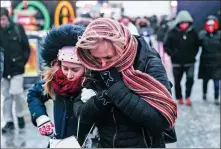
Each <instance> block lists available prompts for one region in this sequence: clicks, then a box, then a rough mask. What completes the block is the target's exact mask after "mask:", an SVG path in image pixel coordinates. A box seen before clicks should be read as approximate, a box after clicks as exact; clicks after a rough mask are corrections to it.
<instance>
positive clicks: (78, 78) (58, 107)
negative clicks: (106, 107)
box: [27, 24, 90, 145]
mask: <svg viewBox="0 0 221 149" xmlns="http://www.w3.org/2000/svg"><path fill="white" fill-rule="evenodd" d="M83 31H84V30H83V27H81V26H78V25H72V24H71V25H70V24H66V25H62V26H60V27H58V28H53V29H52V30H51V31H50V32H49V33H48V34H47V36H46V37H45V39H44V41H43V45H42V51H41V55H42V59H43V61H44V62H45V63H46V66H47V67H48V69H47V70H46V71H45V72H44V74H43V80H40V81H39V82H37V83H36V84H35V85H34V86H33V87H31V88H30V89H29V90H28V94H27V102H28V107H29V111H30V113H31V120H32V122H33V124H34V125H35V126H37V127H38V131H39V133H40V134H41V135H43V136H53V137H55V139H58V140H59V139H64V138H67V137H70V136H73V135H74V136H76V135H77V125H78V118H75V117H74V114H73V103H74V100H75V98H76V97H78V96H79V94H80V93H81V89H82V82H83V76H84V74H85V70H86V69H85V67H84V66H83V65H82V64H81V62H80V61H79V60H78V58H77V55H76V47H75V44H76V42H77V40H78V37H79V36H81V35H82V33H83ZM49 99H53V103H54V104H53V105H54V106H53V112H54V114H53V115H54V124H55V125H54V124H53V123H52V121H51V119H50V118H49V117H48V114H47V112H46V106H45V105H44V103H45V102H46V101H48V100H49ZM47 127H48V129H45V128H47ZM54 127H55V130H54ZM89 129H90V128H89V126H87V125H83V124H81V125H80V130H79V137H78V141H79V143H80V144H81V145H82V143H83V142H84V139H85V136H86V134H87V133H88V132H89Z"/></svg>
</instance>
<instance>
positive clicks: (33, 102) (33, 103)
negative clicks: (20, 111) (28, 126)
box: [27, 80, 50, 126]
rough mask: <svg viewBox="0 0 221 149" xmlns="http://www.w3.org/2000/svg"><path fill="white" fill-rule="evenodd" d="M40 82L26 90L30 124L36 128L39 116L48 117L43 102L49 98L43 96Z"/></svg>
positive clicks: (41, 82)
mask: <svg viewBox="0 0 221 149" xmlns="http://www.w3.org/2000/svg"><path fill="white" fill-rule="evenodd" d="M43 84H44V82H43V81H42V80H40V81H38V82H37V83H36V84H34V86H33V87H31V88H30V89H29V90H28V94H27V102H28V108H29V111H30V114H31V120H32V123H33V124H34V125H35V126H37V123H36V119H37V118H38V117H39V116H41V115H48V114H47V111H46V107H45V104H44V103H45V102H46V101H48V99H50V97H49V96H47V95H44V88H43V87H42V85H43Z"/></svg>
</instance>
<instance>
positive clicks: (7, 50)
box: [0, 8, 30, 133]
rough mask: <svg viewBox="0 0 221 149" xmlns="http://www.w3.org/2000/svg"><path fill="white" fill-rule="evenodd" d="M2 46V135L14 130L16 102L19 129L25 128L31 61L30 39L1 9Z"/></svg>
mask: <svg viewBox="0 0 221 149" xmlns="http://www.w3.org/2000/svg"><path fill="white" fill-rule="evenodd" d="M0 11H1V14H0V15H1V16H0V17H1V30H0V45H1V47H2V48H3V49H4V71H3V80H2V82H1V89H2V94H3V100H4V101H3V102H2V103H3V117H4V121H5V122H6V125H5V126H4V127H3V128H2V133H6V132H9V131H11V130H14V128H15V127H14V122H13V115H12V109H13V108H12V105H13V102H14V101H15V111H16V112H15V114H16V117H17V120H18V126H19V128H21V129H22V128H24V127H25V121H24V117H23V106H24V97H23V94H24V87H23V84H24V78H23V74H24V71H25V65H26V63H27V61H28V59H29V55H30V47H29V42H28V38H27V36H26V34H25V31H24V29H23V27H22V26H21V25H18V24H16V23H13V22H12V21H11V20H10V18H9V13H8V10H7V9H6V8H1V10H0Z"/></svg>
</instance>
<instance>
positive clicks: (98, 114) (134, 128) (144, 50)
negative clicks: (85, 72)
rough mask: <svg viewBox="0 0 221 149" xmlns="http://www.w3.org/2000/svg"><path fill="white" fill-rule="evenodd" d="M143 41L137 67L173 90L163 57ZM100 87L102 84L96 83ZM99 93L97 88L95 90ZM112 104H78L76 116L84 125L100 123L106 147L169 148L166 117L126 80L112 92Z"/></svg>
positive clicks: (136, 59) (141, 39) (97, 102)
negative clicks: (166, 144) (165, 132)
mask: <svg viewBox="0 0 221 149" xmlns="http://www.w3.org/2000/svg"><path fill="white" fill-rule="evenodd" d="M137 39H138V42H139V46H138V51H137V52H138V53H137V56H136V58H135V63H134V68H135V69H136V70H140V71H142V72H145V73H148V74H149V75H151V76H153V77H154V78H156V79H157V80H158V81H160V82H161V83H162V84H163V85H165V86H166V88H167V89H168V90H169V91H170V88H171V87H170V84H169V81H168V78H167V74H166V71H165V69H164V66H163V65H162V62H161V59H160V56H159V54H158V53H157V52H156V50H155V49H153V48H150V46H148V45H147V44H146V42H145V40H144V39H143V38H137ZM94 82H95V83H96V84H99V81H97V82H96V80H94ZM95 90H96V89H95ZM107 96H108V98H109V101H112V102H111V103H109V104H105V103H103V100H99V99H98V98H97V97H96V96H94V97H92V98H91V99H90V100H88V101H87V102H86V103H83V102H82V101H77V102H76V103H75V104H74V110H75V116H76V117H77V116H79V115H80V116H81V120H82V123H86V124H89V123H90V124H92V123H96V126H97V127H98V131H99V135H100V142H99V147H102V148H111V147H115V148H127V147H128V148H129V147H136V148H146V147H156V148H157V147H165V142H164V137H163V134H162V132H163V131H164V130H165V129H167V128H168V127H169V123H168V121H167V120H166V119H165V118H164V116H163V115H162V114H161V113H160V112H159V111H158V110H156V109H155V108H153V107H152V106H151V105H150V104H149V103H147V102H146V101H144V100H143V99H142V98H141V97H139V96H138V95H136V94H135V93H134V92H133V91H131V90H130V89H129V88H128V87H127V86H126V85H125V84H124V83H123V81H118V82H117V83H115V84H114V85H113V86H111V87H110V88H109V89H108V93H107Z"/></svg>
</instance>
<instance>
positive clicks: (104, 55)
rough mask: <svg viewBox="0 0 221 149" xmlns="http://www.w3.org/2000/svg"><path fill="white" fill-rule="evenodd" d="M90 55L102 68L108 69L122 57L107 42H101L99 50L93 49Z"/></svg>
mask: <svg viewBox="0 0 221 149" xmlns="http://www.w3.org/2000/svg"><path fill="white" fill-rule="evenodd" d="M90 54H91V55H92V56H93V58H94V59H95V60H96V61H97V62H98V63H99V64H100V66H101V67H102V68H103V67H107V66H108V65H110V64H111V63H112V62H114V61H116V60H117V59H118V58H119V57H120V56H119V55H118V54H117V52H116V50H115V48H114V46H113V45H112V44H111V43H110V42H107V41H105V40H102V41H101V42H99V44H98V46H97V48H95V49H91V50H90Z"/></svg>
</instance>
